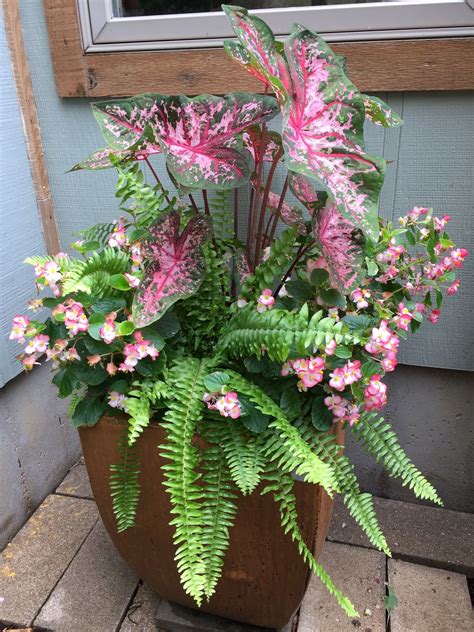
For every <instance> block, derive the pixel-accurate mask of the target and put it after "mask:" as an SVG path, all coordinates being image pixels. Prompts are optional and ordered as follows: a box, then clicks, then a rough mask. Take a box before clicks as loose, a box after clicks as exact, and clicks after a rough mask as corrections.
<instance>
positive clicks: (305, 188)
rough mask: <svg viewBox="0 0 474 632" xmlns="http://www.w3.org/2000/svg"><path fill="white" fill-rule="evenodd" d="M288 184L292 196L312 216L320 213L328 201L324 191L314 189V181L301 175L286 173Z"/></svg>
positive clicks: (291, 172)
mask: <svg viewBox="0 0 474 632" xmlns="http://www.w3.org/2000/svg"><path fill="white" fill-rule="evenodd" d="M288 184H289V186H290V191H291V192H292V193H293V195H294V196H295V197H296V198H297V199H298V200H299V201H300V202H301V203H302V204H304V206H305V207H306V208H307V209H308V211H309V212H310V213H311V214H312V215H314V214H315V213H317V212H318V211H320V210H321V209H322V208H323V207H324V205H325V204H326V201H327V199H328V194H327V193H326V191H318V190H317V189H316V181H315V180H314V179H313V178H308V177H307V176H305V175H303V174H302V173H295V172H294V171H289V172H288Z"/></svg>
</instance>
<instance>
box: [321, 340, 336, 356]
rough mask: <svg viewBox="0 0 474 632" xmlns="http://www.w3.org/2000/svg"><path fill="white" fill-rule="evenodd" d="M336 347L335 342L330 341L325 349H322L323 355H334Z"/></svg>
mask: <svg viewBox="0 0 474 632" xmlns="http://www.w3.org/2000/svg"><path fill="white" fill-rule="evenodd" d="M336 347H337V342H336V341H335V340H331V342H329V343H328V344H327V345H326V346H325V348H324V353H325V354H326V355H329V356H331V355H334V352H335V350H336Z"/></svg>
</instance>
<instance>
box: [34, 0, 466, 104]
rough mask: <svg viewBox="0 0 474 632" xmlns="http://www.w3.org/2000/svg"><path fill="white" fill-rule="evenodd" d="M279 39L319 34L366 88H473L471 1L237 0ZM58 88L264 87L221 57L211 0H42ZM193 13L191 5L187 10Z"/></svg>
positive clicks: (221, 26)
mask: <svg viewBox="0 0 474 632" xmlns="http://www.w3.org/2000/svg"><path fill="white" fill-rule="evenodd" d="M235 4H241V5H243V6H246V7H247V8H249V9H251V10H254V11H255V12H256V14H257V15H258V14H260V15H262V17H264V19H265V20H266V21H267V22H268V23H269V24H270V26H271V27H272V29H273V30H274V32H275V33H276V34H277V36H284V35H285V34H286V33H287V32H288V30H289V27H290V25H291V24H292V22H301V23H303V24H305V25H306V26H308V27H309V28H312V29H313V30H315V31H318V32H319V33H321V34H322V35H323V36H324V37H325V38H326V39H327V40H328V41H330V42H332V47H333V49H334V50H335V52H336V53H337V54H339V55H343V56H345V57H346V59H347V64H348V71H349V75H350V76H351V78H352V80H353V81H354V83H356V84H357V85H358V86H359V87H360V89H361V90H363V91H365V92H385V91H409V90H471V89H474V73H473V72H472V68H473V63H474V0H386V1H383V0H381V1H378V2H377V1H375V2H366V1H365V0H361V1H359V2H357V1H356V2H352V3H350V4H348V3H346V2H345V0H236V2H235ZM44 6H45V11H46V18H47V22H48V31H49V38H50V47H51V53H52V59H53V66H54V72H55V78H56V85H57V89H58V93H59V95H60V96H63V97H78V96H86V97H108V96H130V95H131V94H138V93H140V92H151V91H155V92H156V91H160V92H163V93H167V94H177V93H186V94H189V95H192V94H199V93H205V92H208V93H214V94H222V93H225V92H234V91H258V90H261V84H260V83H259V82H257V81H256V80H255V79H253V78H252V77H251V76H250V75H248V74H247V73H246V72H245V71H244V70H242V69H241V68H239V67H238V65H237V64H235V63H234V62H232V61H231V60H230V59H228V58H227V56H226V55H225V53H224V51H223V49H222V40H223V39H225V38H226V37H231V36H232V32H231V29H230V27H229V24H228V23H227V19H226V18H225V16H224V15H223V13H222V12H221V11H216V8H217V7H218V6H220V2H219V3H218V2H217V0H75V1H74V0H44ZM191 11H192V12H191Z"/></svg>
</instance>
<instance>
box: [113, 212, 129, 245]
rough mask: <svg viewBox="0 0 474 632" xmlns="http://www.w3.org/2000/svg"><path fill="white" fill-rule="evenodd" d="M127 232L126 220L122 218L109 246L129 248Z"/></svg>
mask: <svg viewBox="0 0 474 632" xmlns="http://www.w3.org/2000/svg"><path fill="white" fill-rule="evenodd" d="M114 223H115V222H114ZM125 230H126V229H125V219H124V218H123V217H121V218H120V219H119V220H118V222H117V225H116V226H115V228H114V230H113V232H112V234H111V235H110V237H109V241H108V244H109V246H111V247H112V248H122V247H123V246H128V237H127V235H126V233H125Z"/></svg>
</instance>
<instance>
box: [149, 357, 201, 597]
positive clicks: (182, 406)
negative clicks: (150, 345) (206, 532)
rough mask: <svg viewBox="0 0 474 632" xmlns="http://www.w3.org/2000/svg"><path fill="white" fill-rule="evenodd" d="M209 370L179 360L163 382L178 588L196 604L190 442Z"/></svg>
mask: <svg viewBox="0 0 474 632" xmlns="http://www.w3.org/2000/svg"><path fill="white" fill-rule="evenodd" d="M209 369H210V363H209V362H207V361H205V360H202V361H201V360H197V359H196V358H191V357H189V358H187V357H183V358H180V359H179V360H176V361H175V362H174V364H173V366H172V368H171V370H170V371H169V375H168V380H167V382H168V384H169V385H170V386H172V388H173V392H174V399H173V400H171V401H170V403H169V407H168V410H167V411H166V413H165V414H164V417H163V418H164V422H163V423H162V426H163V428H164V430H165V432H166V442H165V443H164V445H162V446H160V448H161V456H163V457H164V458H165V459H166V461H167V463H166V464H165V465H163V472H164V475H165V483H164V484H165V487H166V489H167V491H168V493H169V494H170V499H171V506H172V510H171V513H172V514H173V515H174V516H175V517H174V518H173V520H172V521H171V525H173V526H174V527H175V532H174V537H173V541H174V545H175V547H176V555H175V559H176V561H177V566H178V571H179V573H180V576H181V582H182V584H183V587H184V589H185V591H186V592H187V593H188V594H189V595H191V596H192V597H193V598H194V600H195V601H196V603H197V604H198V605H200V604H201V602H202V598H203V595H204V594H205V588H206V580H205V570H206V567H205V564H204V559H203V554H204V547H203V541H202V534H203V531H202V526H203V524H204V515H203V508H202V498H203V489H202V486H201V485H199V484H198V481H199V479H200V474H199V473H198V472H197V468H198V460H199V459H198V449H197V447H195V446H194V445H193V443H192V440H193V436H194V432H195V429H196V425H197V423H198V422H199V421H200V419H201V417H202V414H203V410H204V407H203V402H202V397H203V393H204V390H205V389H204V377H205V376H206V375H207V373H208V372H209Z"/></svg>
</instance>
